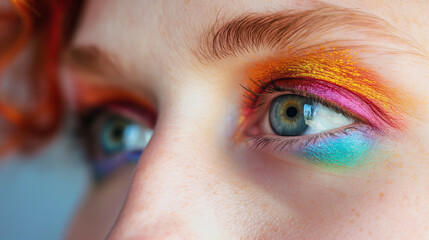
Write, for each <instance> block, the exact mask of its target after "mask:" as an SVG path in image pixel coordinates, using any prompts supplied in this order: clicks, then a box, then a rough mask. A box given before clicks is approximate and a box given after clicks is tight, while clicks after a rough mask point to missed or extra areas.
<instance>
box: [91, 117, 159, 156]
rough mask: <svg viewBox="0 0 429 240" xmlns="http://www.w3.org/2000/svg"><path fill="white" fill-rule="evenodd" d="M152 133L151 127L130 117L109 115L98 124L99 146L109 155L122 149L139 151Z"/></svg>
mask: <svg viewBox="0 0 429 240" xmlns="http://www.w3.org/2000/svg"><path fill="white" fill-rule="evenodd" d="M152 133H153V131H152V129H149V128H146V127H144V126H141V125H139V124H137V123H135V122H133V121H132V120H130V119H127V118H124V117H121V116H115V115H111V116H109V117H107V118H106V119H105V120H104V122H103V123H102V124H101V126H100V133H99V138H100V139H99V142H100V147H101V148H102V150H103V151H104V152H105V153H107V154H109V155H114V154H116V153H121V152H123V151H133V150H134V151H135V150H137V151H139V150H140V151H141V150H143V149H144V148H145V147H146V145H147V144H148V142H149V140H150V138H151V137H152Z"/></svg>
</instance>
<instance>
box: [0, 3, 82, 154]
mask: <svg viewBox="0 0 429 240" xmlns="http://www.w3.org/2000/svg"><path fill="white" fill-rule="evenodd" d="M9 2H10V3H11V6H12V8H11V10H10V11H6V12H5V13H3V14H4V16H5V17H14V18H16V19H17V20H18V21H16V22H18V23H19V24H17V27H19V31H17V34H16V36H15V35H13V34H12V33H11V34H9V35H13V36H12V37H13V38H14V39H12V41H7V42H8V43H9V42H10V44H9V45H8V46H6V48H4V49H3V48H0V73H1V70H5V69H7V66H8V65H9V64H10V63H12V62H13V60H14V59H16V58H17V56H19V55H20V53H21V52H22V51H23V50H24V49H26V48H27V47H28V46H29V45H30V43H31V47H34V48H35V50H34V51H32V55H31V58H32V59H31V61H30V66H29V71H28V77H26V79H25V81H26V82H25V83H24V84H25V85H27V86H26V87H27V88H28V87H30V89H31V91H27V92H26V95H28V96H26V97H28V99H29V100H27V102H28V103H26V104H24V105H25V106H22V104H21V105H20V104H18V103H16V102H14V101H11V100H10V99H8V100H6V99H2V98H1V96H0V118H3V119H4V121H2V122H0V124H1V125H0V131H2V132H6V135H5V136H4V138H3V139H0V155H4V154H5V153H7V152H9V151H11V150H12V149H21V150H24V151H31V150H34V149H36V148H38V147H39V146H40V145H41V144H42V143H44V142H46V139H49V138H51V137H52V136H54V135H55V133H56V132H57V130H58V129H59V127H60V125H61V122H62V116H63V111H64V110H63V102H64V101H63V97H62V94H61V91H60V84H59V81H58V80H59V79H58V77H59V76H58V64H59V58H60V52H61V49H62V47H63V46H64V45H65V43H66V40H67V39H68V38H69V36H70V34H71V30H72V28H73V25H74V23H75V19H76V18H77V15H78V10H79V8H80V5H81V3H80V1H76V0H51V1H50V0H10V1H9ZM1 15H2V12H0V20H1V17H2V16H1ZM15 30H16V29H15ZM6 35H8V34H7V33H6ZM0 36H2V35H0ZM14 36H15V37H14ZM9 37H10V36H9ZM1 41H2V39H0V42H1ZM8 80H9V81H10V79H8ZM0 81H5V79H0ZM0 83H1V82H0ZM19 84H21V82H20V83H19ZM3 85H4V84H3ZM17 85H18V84H17ZM17 85H16V87H17V88H18V87H19V86H17ZM13 86H14V89H15V81H13ZM0 87H2V85H1V84H0ZM0 90H1V89H0ZM2 126H3V128H1V127H2Z"/></svg>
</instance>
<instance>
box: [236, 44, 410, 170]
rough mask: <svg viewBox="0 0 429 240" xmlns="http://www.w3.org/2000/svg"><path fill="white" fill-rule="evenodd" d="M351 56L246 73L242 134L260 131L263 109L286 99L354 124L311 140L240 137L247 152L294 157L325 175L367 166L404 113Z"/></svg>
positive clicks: (263, 65) (343, 53) (260, 134)
mask: <svg viewBox="0 0 429 240" xmlns="http://www.w3.org/2000/svg"><path fill="white" fill-rule="evenodd" d="M354 54H356V53H355V52H353V51H351V50H347V49H335V48H332V49H329V50H327V49H323V48H322V49H320V50H317V51H309V52H307V53H306V54H305V55H302V56H288V57H285V58H273V59H269V60H267V61H263V62H259V63H257V64H254V65H253V66H252V67H250V68H249V69H248V71H247V75H246V76H248V77H249V81H248V85H247V86H246V87H245V90H246V93H245V95H244V102H245V106H244V108H243V118H244V119H245V120H243V121H242V123H241V124H242V125H244V126H245V127H244V129H246V128H250V129H254V128H259V129H262V128H263V127H261V126H262V125H264V124H262V123H261V122H264V120H265V121H266V119H267V118H266V117H264V116H266V114H265V112H267V108H269V105H270V104H271V103H272V101H273V99H275V98H276V97H278V96H281V95H280V94H285V93H286V94H296V95H299V96H302V97H305V98H308V99H309V100H311V101H313V102H318V103H320V104H322V105H325V106H326V107H328V108H330V109H332V110H334V111H335V112H337V113H340V114H343V115H344V116H345V117H348V118H351V119H354V123H352V124H350V125H349V126H346V127H342V128H337V129H332V130H329V131H326V132H321V133H315V134H311V135H300V136H276V135H273V134H272V133H271V134H270V133H269V132H267V131H261V130H259V131H257V130H252V131H247V132H246V131H244V134H245V135H247V137H249V139H250V140H249V141H248V143H249V147H250V149H253V150H260V151H263V152H266V153H269V154H271V155H277V156H280V157H282V156H284V157H285V158H287V156H289V155H288V154H293V155H294V156H296V157H298V158H300V159H302V160H303V161H305V162H308V163H311V164H313V165H316V166H320V167H323V168H328V169H350V168H356V167H359V166H363V165H365V164H367V163H368V162H372V161H371V160H370V159H371V156H372V155H371V154H370V153H371V152H373V151H374V149H376V148H378V146H380V141H379V140H380V138H381V137H382V136H383V135H385V134H387V133H388V132H389V130H391V129H392V128H393V129H399V130H401V129H403V128H404V127H405V121H404V114H405V110H404V109H405V108H404V107H403V105H402V104H403V99H402V98H401V97H398V94H399V93H397V92H394V91H393V90H392V89H390V88H387V87H385V86H383V85H382V83H383V82H382V79H381V78H380V77H379V76H378V75H377V74H376V73H375V72H374V71H372V70H369V69H367V68H364V67H361V65H360V64H359V63H358V62H357V61H356V60H355V57H354ZM261 112H262V113H264V114H261ZM248 119H251V120H248ZM266 125H267V124H265V126H266Z"/></svg>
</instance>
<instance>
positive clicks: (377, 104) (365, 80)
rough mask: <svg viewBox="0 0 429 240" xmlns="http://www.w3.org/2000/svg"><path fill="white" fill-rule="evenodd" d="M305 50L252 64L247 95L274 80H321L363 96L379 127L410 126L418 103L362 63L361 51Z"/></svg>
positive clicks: (251, 94)
mask: <svg viewBox="0 0 429 240" xmlns="http://www.w3.org/2000/svg"><path fill="white" fill-rule="evenodd" d="M301 52H305V53H303V54H301V55H299V56H297V55H294V54H293V53H288V52H286V53H284V54H281V55H278V56H275V57H270V58H267V59H264V60H262V61H258V62H253V63H251V65H248V67H247V68H246V73H245V76H246V78H247V84H246V89H247V90H248V93H246V94H245V97H247V98H248V97H250V98H251V99H252V98H254V97H255V95H256V97H258V96H257V95H258V94H254V93H258V91H257V89H261V88H262V87H263V86H264V85H265V84H266V83H269V82H270V81H272V80H273V79H281V78H289V79H306V80H317V81H319V82H321V83H326V84H330V85H332V86H335V87H336V88H337V89H338V90H340V91H339V92H344V91H347V92H349V93H353V94H354V95H355V96H357V97H359V98H360V99H361V101H362V102H363V104H360V105H368V106H369V109H366V110H365V111H366V112H375V113H376V115H378V116H375V115H374V116H373V117H374V119H376V121H373V122H379V124H377V126H378V127H379V128H380V129H383V130H384V131H386V132H387V131H389V132H390V133H393V132H392V131H393V130H404V129H406V122H405V117H406V116H407V115H408V114H407V113H409V112H410V111H413V109H411V110H410V107H411V108H413V107H414V105H415V104H413V102H411V101H410V100H411V98H410V97H409V96H408V94H406V93H402V91H401V90H400V89H394V88H393V87H391V85H389V84H388V81H386V80H385V79H384V78H382V77H381V76H380V74H378V73H377V72H376V71H374V70H371V67H370V66H367V65H366V64H363V63H361V61H360V59H361V58H359V57H360V54H361V53H360V52H357V51H356V50H353V49H345V48H343V47H325V46H320V49H308V50H307V51H304V50H303V51H301ZM362 54H363V53H362ZM255 89H256V90H255ZM249 90H250V91H249ZM338 90H337V92H338ZM316 95H318V94H316ZM245 101H246V102H247V103H248V102H249V101H248V100H245ZM333 102H335V101H333ZM408 105H410V107H409V106H408ZM249 112H251V109H249V108H245V109H244V110H243V115H247V114H248V113H249ZM367 115H368V114H367ZM380 120H382V121H380ZM382 123H383V124H382Z"/></svg>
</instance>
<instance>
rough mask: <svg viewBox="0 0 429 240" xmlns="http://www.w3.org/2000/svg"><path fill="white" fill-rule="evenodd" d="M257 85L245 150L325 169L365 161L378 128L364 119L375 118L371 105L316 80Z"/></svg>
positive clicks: (245, 125)
mask: <svg viewBox="0 0 429 240" xmlns="http://www.w3.org/2000/svg"><path fill="white" fill-rule="evenodd" d="M256 85H257V86H258V88H257V89H256V90H257V91H256V92H250V94H251V95H252V96H254V97H255V98H247V99H250V100H251V101H250V102H249V103H250V105H248V108H247V109H250V110H248V112H247V115H245V116H246V118H245V120H247V121H244V122H243V126H244V127H243V130H244V131H243V134H244V135H245V136H246V137H247V139H248V141H247V145H248V146H249V148H250V149H252V150H258V151H260V152H262V153H263V154H269V156H276V157H277V158H280V159H284V160H285V161H292V159H301V160H302V161H303V162H307V163H311V164H315V165H318V166H323V167H327V168H330V169H332V168H351V167H357V166H361V165H363V164H364V163H365V162H367V161H368V159H370V158H369V157H368V154H369V153H370V152H371V150H372V149H373V148H374V147H375V145H376V144H377V133H378V130H377V128H376V127H375V126H374V125H373V124H371V123H370V121H368V120H367V119H375V118H371V116H374V115H375V113H373V112H372V111H373V110H372V109H373V107H372V106H371V105H369V104H368V103H367V102H366V101H364V100H363V99H362V98H361V97H360V96H358V95H355V94H353V93H351V92H348V91H346V90H345V89H342V88H340V87H338V86H335V85H332V84H329V83H326V82H322V81H318V80H305V79H280V80H272V81H271V82H269V83H268V84H267V85H266V86H264V85H263V84H256ZM247 90H248V89H247ZM360 113H362V114H360Z"/></svg>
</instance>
